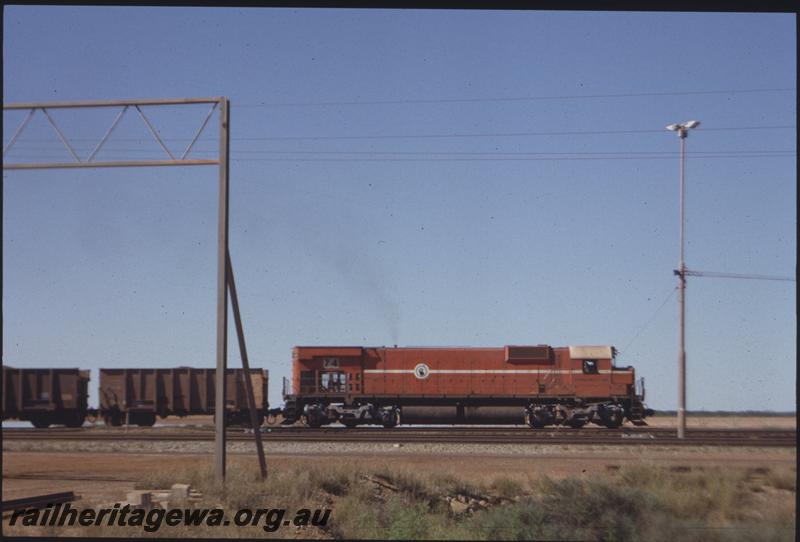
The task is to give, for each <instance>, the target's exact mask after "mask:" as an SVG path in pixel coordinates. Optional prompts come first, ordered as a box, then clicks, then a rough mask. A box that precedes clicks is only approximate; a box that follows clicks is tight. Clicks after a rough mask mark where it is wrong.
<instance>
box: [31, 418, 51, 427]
mask: <svg viewBox="0 0 800 542" xmlns="http://www.w3.org/2000/svg"><path fill="white" fill-rule="evenodd" d="M31 423H32V424H33V426H34V427H35V428H37V429H47V428H48V427H50V420H48V419H47V416H31Z"/></svg>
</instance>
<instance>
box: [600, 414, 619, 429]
mask: <svg viewBox="0 0 800 542" xmlns="http://www.w3.org/2000/svg"><path fill="white" fill-rule="evenodd" d="M622 416H623V415H622V412H620V413H617V414H612V415H611V416H609V417H608V418H606V419H605V420H604V421H605V426H606V427H608V428H609V429H617V428H619V427H620V426H621V425H622V422H623V421H624V418H623V417H622Z"/></svg>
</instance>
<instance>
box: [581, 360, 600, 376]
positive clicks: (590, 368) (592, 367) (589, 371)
mask: <svg viewBox="0 0 800 542" xmlns="http://www.w3.org/2000/svg"><path fill="white" fill-rule="evenodd" d="M583 374H586V375H596V374H597V360H596V359H585V360H583Z"/></svg>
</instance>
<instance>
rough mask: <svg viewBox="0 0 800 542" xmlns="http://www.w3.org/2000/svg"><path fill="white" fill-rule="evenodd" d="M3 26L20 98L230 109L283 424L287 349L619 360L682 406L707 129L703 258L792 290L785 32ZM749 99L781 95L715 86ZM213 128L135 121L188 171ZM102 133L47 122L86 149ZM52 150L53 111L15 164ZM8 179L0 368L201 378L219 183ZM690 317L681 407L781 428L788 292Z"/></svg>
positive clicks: (270, 13)
mask: <svg viewBox="0 0 800 542" xmlns="http://www.w3.org/2000/svg"><path fill="white" fill-rule="evenodd" d="M4 14H5V18H4V28H3V30H4V36H3V39H4V42H3V60H4V66H3V70H4V72H3V74H4V96H3V101H4V102H5V103H9V102H20V101H53V100H87V99H117V98H166V97H184V96H197V97H204V96H220V95H224V96H229V97H230V99H231V108H232V113H231V115H232V135H231V137H232V140H231V148H232V158H233V160H232V163H231V223H230V224H231V226H230V231H231V252H232V256H233V260H234V266H235V272H236V279H237V284H238V288H239V293H240V297H241V305H242V311H243V316H244V325H245V332H246V335H247V340H248V349H249V352H250V356H251V363H253V364H254V365H255V366H261V367H265V368H267V369H269V370H270V373H271V377H272V385H271V390H270V391H271V395H272V401H271V402H272V404H273V405H275V404H278V403H279V402H280V397H279V393H280V379H281V377H282V376H288V375H289V374H290V360H291V347H292V346H293V345H296V344H345V345H350V344H356V345H362V344H364V345H383V344H386V345H390V344H395V343H397V344H399V345H467V346H491V345H496V346H500V345H504V344H531V343H534V344H535V343H547V344H552V345H570V344H614V345H616V346H617V347H618V348H620V349H624V351H623V353H622V357H621V359H620V364H623V365H626V364H631V365H634V366H635V367H636V369H637V371H638V374H639V375H641V376H644V377H645V378H646V379H647V383H648V402H649V404H650V405H651V406H653V407H655V408H661V409H671V408H675V407H676V401H677V399H676V396H677V393H676V388H677V376H676V358H677V311H678V309H677V303H676V298H675V296H674V294H673V295H672V297H671V298H668V299H667V296H668V295H669V294H670V292H671V290H672V289H673V288H674V286H675V284H676V280H675V277H673V275H672V269H674V268H675V267H676V266H677V263H678V172H679V169H678V155H677V151H678V148H679V140H678V138H677V137H676V136H675V134H673V133H670V132H667V131H665V130H664V129H663V128H664V126H666V125H667V124H670V123H673V122H681V121H686V120H689V119H695V118H696V119H699V120H701V121H702V123H703V124H702V126H701V127H700V128H698V129H697V130H695V131H694V132H693V133H692V134H691V136H690V137H689V139H688V141H687V143H688V150H689V158H688V164H687V183H688V189H687V190H688V191H687V197H688V200H687V201H688V203H687V218H688V223H687V240H688V245H687V263H688V266H689V267H690V268H693V269H699V270H709V271H722V272H734V273H763V274H775V275H791V276H793V275H794V273H795V266H796V256H797V255H796V223H797V214H796V206H795V202H796V179H795V171H796V148H797V147H796V143H797V142H796V136H795V134H796V129H795V128H794V126H795V119H796V105H795V104H796V89H795V81H796V68H795V65H796V59H795V49H796V36H795V17H794V16H793V15H781V14H734V13H730V14H679V13H670V14H663V13H650V14H647V13H591V12H575V13H569V12H563V13H560V12H477V11H476V12H470V11H457V12H455V11H452V12H448V11H414V10H405V11H388V10H381V11H377V10H376V11H368V10H363V11H361V10H303V9H207V8H201V9H200V8H198V9H179V8H116V7H115V8H104V7H84V8H77V7H19V6H12V7H7V8H6V9H5V10H4ZM742 90H766V91H763V92H725V93H709V94H702V92H707V91H742ZM620 94H628V95H630V94H635V95H636V96H617V97H608V96H607V95H620ZM603 95H605V97H602V96H603ZM598 96H600V97H598ZM524 97H528V98H539V99H527V100H509V99H508V98H524ZM541 98H547V99H541ZM457 99H464V100H466V101H448V100H457ZM469 100H472V101H469ZM353 102H360V103H355V104H354V103H353ZM363 102H370V103H363ZM375 102H382V103H375ZM386 102H392V103H386ZM206 110H207V109H206V108H205V106H203V107H191V108H187V109H184V110H155V109H153V108H150V109H145V113H147V115H148V117H149V118H151V120H152V121H153V123H154V124H155V125H156V126H157V127H158V128H159V130H160V133H161V135H162V137H164V138H165V139H166V141H167V144H168V145H170V146H172V148H173V149H175V150H176V151H177V150H179V149H182V148H183V146H185V145H186V143H187V140H188V139H189V138H191V137H192V135H193V133H194V130H195V129H196V127H199V125H200V123H201V122H202V120H203V118H204V116H205V113H206ZM114 113H115V112H113V111H99V112H91V113H85V114H81V115H78V114H74V113H72V112H65V111H54V112H53V117H54V119H55V120H56V121H57V122H58V123H59V125H60V126H61V128H62V129H63V130H64V132H65V133H66V134H67V136H68V137H70V138H72V139H73V140H74V141H75V145H76V146H77V147H78V149H79V151H80V152H81V153H82V154H83V156H86V154H88V153H89V152H90V151H91V149H92V147H93V142H92V138H94V141H95V142H96V141H97V139H98V138H99V137H100V136H101V135H102V134H103V133H104V131H105V129H106V128H107V126H108V124H109V123H110V122H111V120H112V119H113V116H114ZM21 119H22V117H21V115H20V114H19V112H9V113H4V130H3V141H4V144H5V143H6V142H7V141H8V140H9V138H10V137H11V134H12V133H13V130H14V128H15V127H16V125H17V124H18V123H19V122H20V121H21ZM764 127H767V128H765V129H761V128H764ZM787 127H789V128H787ZM733 128H741V129H733ZM565 132H566V133H565ZM587 132H604V133H587ZM609 132H611V133H609ZM520 133H522V134H528V135H519V134H520ZM531 133H534V134H539V135H530V134H531ZM456 134H460V135H461V136H463V137H452V136H453V135H456ZM501 134H507V135H501ZM508 134H517V135H508ZM430 135H448V136H451V137H422V136H430ZM387 136H395V137H387ZM397 136H414V137H397ZM216 137H217V125H216V117H215V122H214V123H212V124H211V125H210V126H209V128H208V129H207V132H206V133H205V134H204V136H203V138H202V139H201V141H200V142H199V143H198V146H197V152H196V153H194V154H193V156H195V157H213V156H214V153H215V150H216ZM147 138H148V135H147V132H146V129H145V128H144V125H143V123H142V122H141V121H140V119H138V118H137V115H136V114H135V112H131V111H129V112H128V113H127V114H126V116H125V118H124V119H123V121H122V122H121V124H120V127H119V128H118V130H117V132H115V134H114V135H113V136H112V138H111V139H110V141H109V143H108V149H107V150H104V151H102V152H103V153H104V154H101V155H100V157H102V158H125V157H132V156H135V157H142V158H144V157H150V158H162V156H161V155H159V152H160V150H159V148H158V146H157V145H156V144H155V143H154V142H153V141H152V140H147ZM314 138H316V139H314ZM779 151H785V152H779ZM45 158H46V159H51V160H68V159H69V155H68V154H67V153H66V151H65V150H64V148H63V146H61V144H60V142H59V141H58V139H57V138H56V136H55V135H54V133H53V131H52V129H51V128H50V126H49V125H48V124H47V122H46V119H45V118H44V117H43V116H42V115H41V114H40V113H37V116H36V117H34V119H33V120H32V122H31V124H30V126H29V127H28V128H27V129H26V131H25V132H24V133H23V135H22V137H21V138H20V140H19V141H18V142H17V143H16V145H15V146H14V148H13V149H12V150H11V152H10V153H9V154H8V155H7V156H6V157H5V160H7V161H26V160H35V159H45ZM3 179H4V186H3V196H4V200H3V274H4V276H3V278H4V280H3V311H4V321H3V362H4V363H7V364H9V365H14V366H22V367H36V366H39V367H47V366H64V367H74V366H79V367H82V368H92V369H95V370H96V369H97V368H99V367H107V366H155V367H171V366H177V365H194V366H205V367H211V366H213V363H214V344H215V342H214V341H215V324H214V316H215V303H216V267H215V266H216V195H217V192H216V188H217V187H216V182H217V171H216V169H215V168H214V167H205V168H200V167H198V168H142V169H125V170H122V169H120V170H109V169H102V170H53V171H29V172H24V171H23V172H20V171H6V172H4V174H3ZM665 299H667V301H666V304H665V305H664V306H663V308H662V309H661V310H660V311H659V312H656V310H657V309H658V308H659V306H661V305H662V303H663V302H664V301H665ZM687 300H688V301H687V303H688V338H687V346H688V364H689V369H688V375H689V381H688V382H689V383H688V406H689V408H690V409H701V408H703V409H775V410H793V409H794V407H795V371H796V325H797V320H796V311H795V309H796V308H795V283H791V282H760V281H737V280H722V279H711V278H697V279H690V281H689V287H688V294H687ZM654 314H655V316H654ZM648 323H649V325H647V326H646V327H644V328H642V326H644V325H645V324H648ZM232 329H233V328H231V330H232ZM637 333H638V335H637ZM234 338H235V335H233V334H232V335H231V341H230V342H231V348H230V365H231V366H234V367H235V366H238V365H239V359H238V351H237V349H236V343H235V340H234ZM634 339H635V340H634ZM632 340H633V342H632V343H631V341H632ZM628 343H631V344H630V346H628ZM93 378H94V379H95V380H94V384H93V385H92V388H93V389H94V388H95V387H96V378H97V373H96V371H95V372H94V373H93ZM95 401H96V391H94V390H93V394H92V402H95Z"/></svg>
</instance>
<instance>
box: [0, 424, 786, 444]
mask: <svg viewBox="0 0 800 542" xmlns="http://www.w3.org/2000/svg"><path fill="white" fill-rule="evenodd" d="M331 429H332V428H331ZM261 437H262V439H264V440H267V441H271V442H281V441H283V442H327V443H330V442H369V443H452V444H484V445H486V444H540V445H552V444H598V445H636V444H643V445H665V446H671V445H681V446H684V445H687V446H753V447H796V445H797V440H796V438H797V437H796V433H795V432H794V431H780V430H755V431H744V430H720V431H713V430H712V431H709V430H703V431H696V432H695V431H691V430H690V431H687V433H686V435H685V437H686V438H684V439H678V438H677V435H676V433H675V430H673V429H666V430H664V429H660V430H655V431H654V430H635V431H630V430H628V431H618V430H608V429H606V430H603V429H599V430H593V431H585V430H581V429H578V430H546V431H541V430H540V431H532V430H530V429H520V430H499V431H494V432H488V431H472V430H444V431H441V430H440V431H430V430H423V431H419V430H414V429H406V430H399V431H395V430H389V431H387V430H366V431H364V430H352V429H338V428H337V429H335V430H330V429H329V430H327V431H319V430H314V429H308V428H305V429H304V428H298V429H289V430H281V429H278V428H276V429H274V430H269V429H268V430H266V431H263V432H262V434H261ZM3 438H4V439H9V440H37V441H43V440H54V441H119V440H125V441H150V442H163V441H177V442H180V441H186V442H210V441H212V440H213V438H214V433H213V432H211V431H204V432H199V431H183V432H181V431H169V432H167V431H159V430H150V431H142V432H138V433H123V432H121V431H120V430H116V431H103V432H100V431H92V430H84V431H81V430H77V431H47V430H44V431H41V430H39V431H36V430H11V431H9V430H4V431H3ZM251 439H252V435H251V434H250V433H249V432H244V431H242V432H235V433H234V432H231V433H230V434H229V440H231V441H250V440H251Z"/></svg>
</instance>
